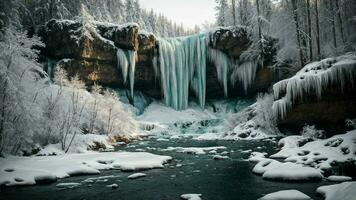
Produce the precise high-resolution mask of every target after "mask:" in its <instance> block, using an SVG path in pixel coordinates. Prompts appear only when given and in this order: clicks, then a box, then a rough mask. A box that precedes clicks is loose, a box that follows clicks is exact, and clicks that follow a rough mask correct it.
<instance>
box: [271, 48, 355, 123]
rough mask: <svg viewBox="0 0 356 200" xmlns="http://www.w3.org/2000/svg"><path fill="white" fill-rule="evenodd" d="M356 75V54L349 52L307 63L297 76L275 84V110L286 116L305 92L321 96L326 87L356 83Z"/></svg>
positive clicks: (281, 116)
mask: <svg viewBox="0 0 356 200" xmlns="http://www.w3.org/2000/svg"><path fill="white" fill-rule="evenodd" d="M355 77H356V55H355V54H347V55H343V56H339V57H336V58H327V59H324V60H322V61H320V62H313V63H310V64H308V65H306V66H305V67H304V68H303V69H302V70H300V71H299V72H298V73H297V74H296V75H295V76H293V77H292V78H289V79H285V80H282V81H280V82H278V83H276V84H274V85H273V91H274V97H275V99H276V101H275V102H274V104H273V111H274V113H275V115H276V116H278V117H279V118H282V119H283V118H284V117H285V116H286V113H287V111H288V109H290V108H291V107H292V105H293V103H294V101H295V100H296V99H301V98H303V95H304V94H305V93H314V94H315V95H316V96H317V97H318V98H321V95H322V92H323V90H324V89H325V88H327V87H328V86H330V85H332V84H338V85H340V87H341V90H342V89H344V88H345V84H346V83H350V84H351V86H353V85H354V82H353V81H354V79H355Z"/></svg>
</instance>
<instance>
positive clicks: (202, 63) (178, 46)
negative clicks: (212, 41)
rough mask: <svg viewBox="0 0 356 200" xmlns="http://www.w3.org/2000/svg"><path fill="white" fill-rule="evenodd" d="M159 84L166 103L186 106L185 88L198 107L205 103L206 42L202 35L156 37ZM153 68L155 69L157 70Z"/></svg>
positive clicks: (174, 106) (182, 107) (179, 107)
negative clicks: (196, 98)
mask: <svg viewBox="0 0 356 200" xmlns="http://www.w3.org/2000/svg"><path fill="white" fill-rule="evenodd" d="M158 43H159V49H158V53H159V57H158V59H156V60H157V62H158V67H157V68H158V69H159V70H160V78H161V86H162V91H163V95H164V102H165V104H166V105H167V106H170V107H172V108H174V109H177V110H181V109H185V108H186V107H187V106H188V98H189V87H190V86H191V88H192V89H193V91H194V92H195V94H196V96H197V97H198V101H199V104H200V106H201V107H204V105H205V91H206V49H207V48H206V42H205V36H204V35H203V34H198V35H194V36H190V37H181V38H170V39H162V38H160V39H158ZM158 69H157V70H158Z"/></svg>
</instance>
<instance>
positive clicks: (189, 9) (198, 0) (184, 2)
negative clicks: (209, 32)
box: [139, 0, 216, 28]
mask: <svg viewBox="0 0 356 200" xmlns="http://www.w3.org/2000/svg"><path fill="white" fill-rule="evenodd" d="M139 1H140V4H141V6H142V7H143V8H145V9H147V10H151V8H152V9H153V10H154V11H155V12H156V13H162V14H163V15H165V16H166V17H168V18H169V19H171V20H172V21H174V22H176V23H178V24H181V23H183V25H184V26H185V27H187V28H188V27H189V28H193V27H194V25H201V24H203V23H204V22H205V21H208V22H214V20H215V10H214V8H215V5H216V4H215V0H139Z"/></svg>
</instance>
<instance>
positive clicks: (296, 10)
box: [292, 0, 304, 66]
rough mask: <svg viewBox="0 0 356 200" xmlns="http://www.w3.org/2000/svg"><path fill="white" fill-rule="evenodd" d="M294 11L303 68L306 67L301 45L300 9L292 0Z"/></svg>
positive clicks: (294, 0)
mask: <svg viewBox="0 0 356 200" xmlns="http://www.w3.org/2000/svg"><path fill="white" fill-rule="evenodd" d="M292 9H293V17H294V23H295V29H296V34H297V42H298V48H299V56H300V64H301V66H304V56H303V50H302V45H301V33H300V26H299V17H298V8H297V3H296V0H292Z"/></svg>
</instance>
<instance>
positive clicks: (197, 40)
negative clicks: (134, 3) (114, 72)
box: [117, 34, 257, 110]
mask: <svg viewBox="0 0 356 200" xmlns="http://www.w3.org/2000/svg"><path fill="white" fill-rule="evenodd" d="M209 38H210V35H209V34H207V35H206V34H196V35H192V36H186V37H178V38H157V43H158V52H157V53H156V55H155V56H154V58H153V60H152V62H153V68H154V71H155V75H156V77H158V78H159V79H160V82H161V89H162V93H163V97H164V103H165V105H167V106H169V107H172V108H174V109H176V110H183V109H186V108H187V107H188V100H189V91H190V90H191V91H193V92H194V93H195V96H196V97H197V99H198V103H199V105H200V106H201V107H202V108H203V107H204V106H205V96H206V69H207V63H208V62H210V63H212V64H214V65H215V67H216V72H217V78H218V82H219V83H217V84H221V85H222V87H223V90H224V95H225V97H227V95H228V83H229V80H232V81H231V84H232V85H234V84H235V82H236V81H237V80H240V82H241V83H242V84H243V86H244V89H245V90H247V88H248V86H249V85H251V84H252V83H253V81H254V78H255V73H256V70H257V64H256V61H250V60H248V59H246V61H244V62H242V63H239V65H236V64H235V63H238V62H236V61H235V60H233V59H231V58H230V57H229V56H227V55H226V54H225V53H224V52H222V51H220V50H217V49H213V48H211V47H209ZM136 56H137V53H136V52H135V51H128V50H122V49H118V51H117V59H118V66H120V68H121V70H122V75H123V78H124V82H126V81H127V77H128V76H129V79H130V89H131V95H133V88H134V81H135V80H134V77H135V76H134V75H135V60H136ZM231 74H232V75H231Z"/></svg>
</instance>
